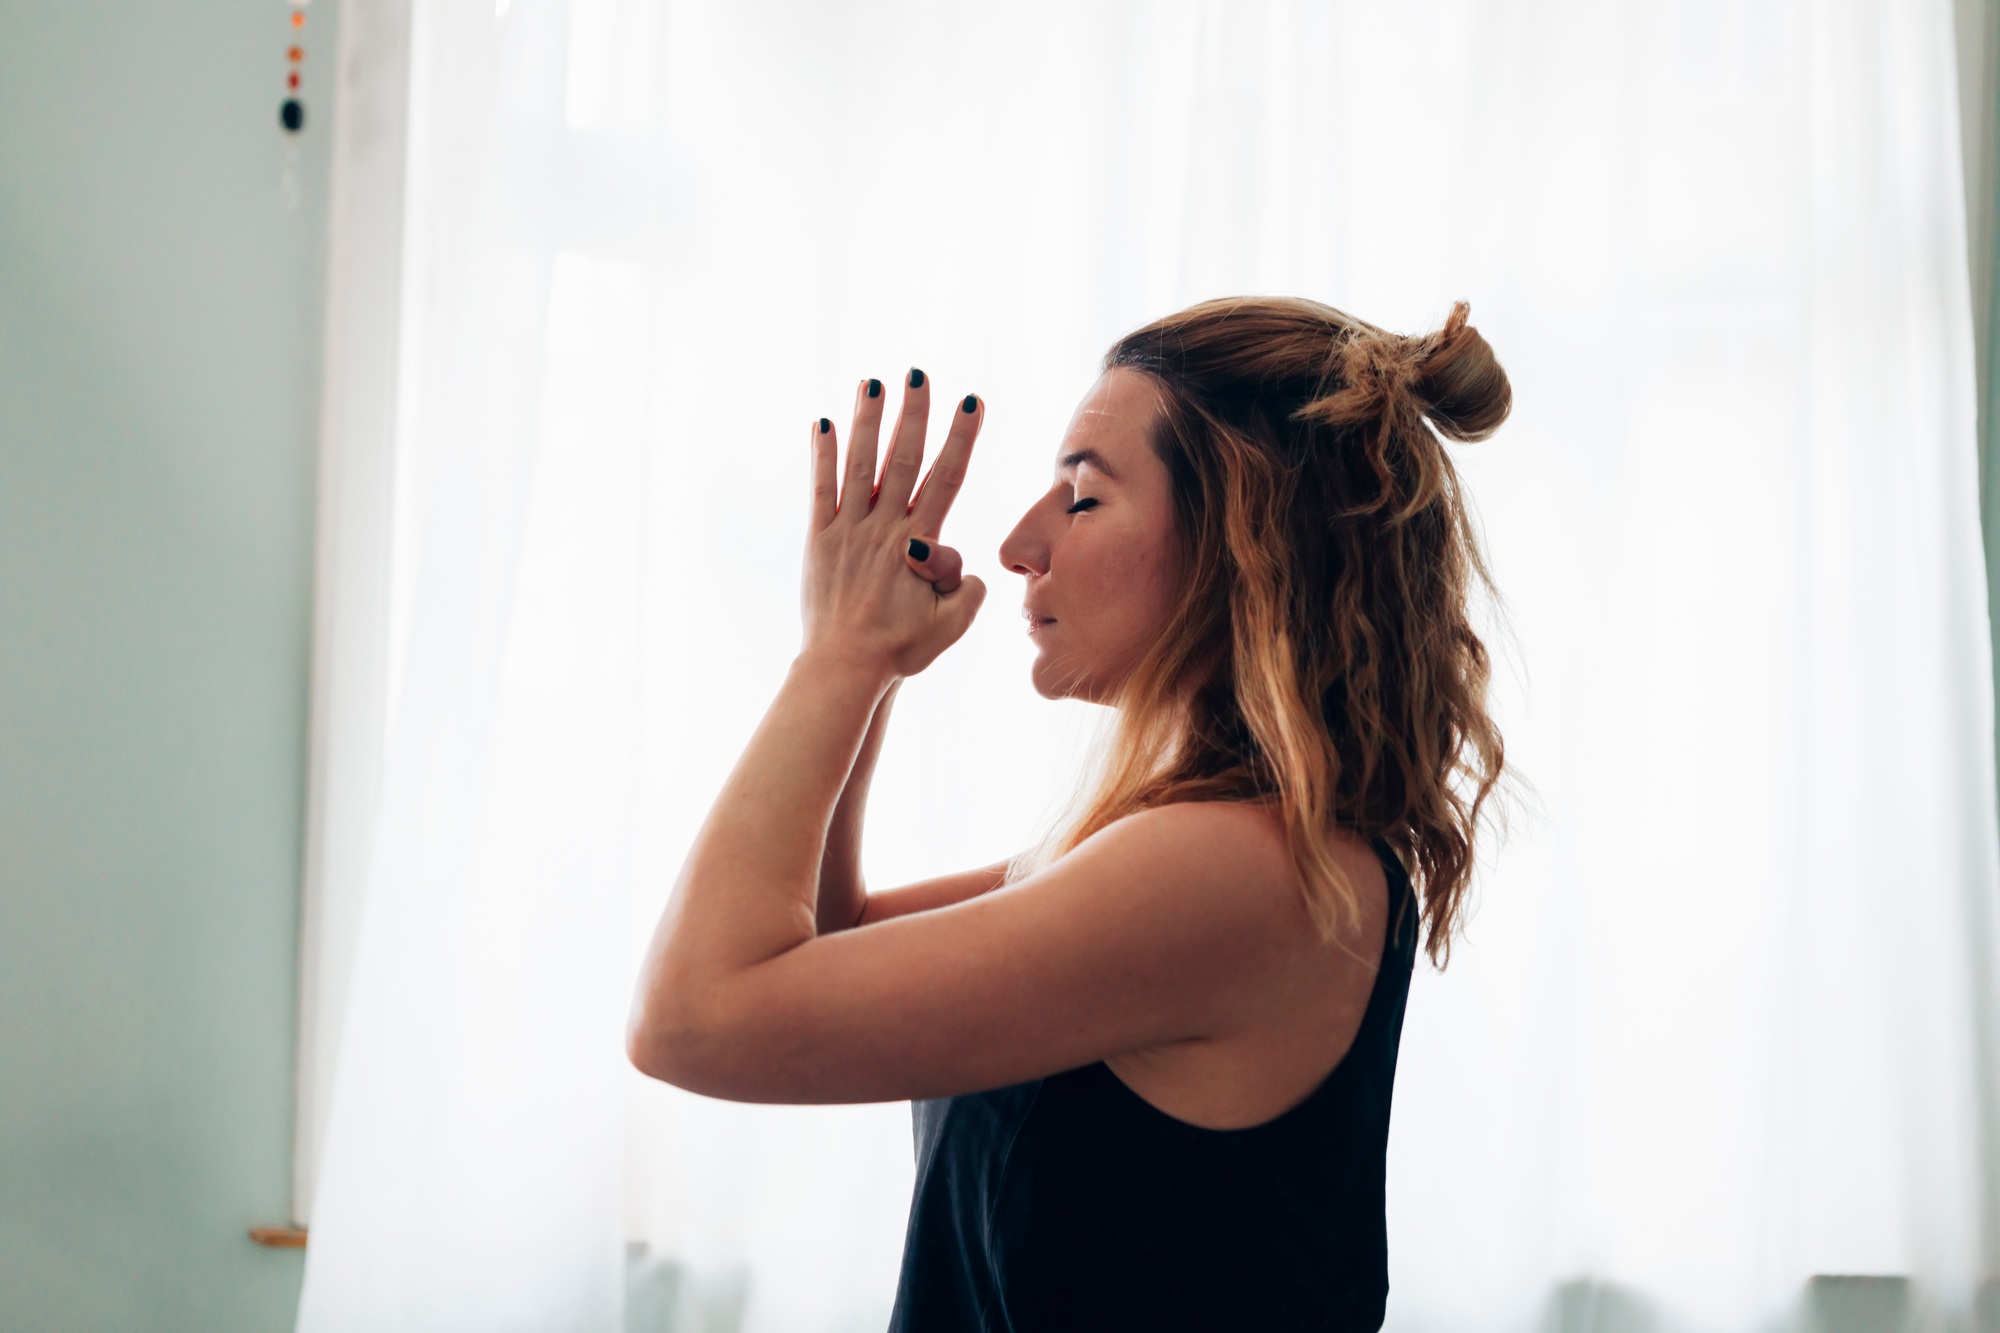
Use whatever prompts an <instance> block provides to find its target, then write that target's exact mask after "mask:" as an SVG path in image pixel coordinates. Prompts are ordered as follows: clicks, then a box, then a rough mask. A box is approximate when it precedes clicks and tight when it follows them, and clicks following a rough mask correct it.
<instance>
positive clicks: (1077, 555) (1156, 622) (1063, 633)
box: [1000, 367, 1180, 703]
mask: <svg viewBox="0 0 2000 1333" xmlns="http://www.w3.org/2000/svg"><path fill="white" fill-rule="evenodd" d="M1161 411H1162V404H1161V398H1160V390H1159V388H1158V386H1157V384H1156V383H1155V382H1154V380H1153V379H1152V377H1151V376H1149V375H1146V374H1145V373H1143V372H1141V371H1136V370H1128V369H1124V368H1122V367H1121V368H1118V369H1114V370H1109V371H1106V372H1105V373H1104V375H1103V376H1102V377H1101V378H1100V379H1099V380H1098V381H1097V383H1096V384H1095V385H1093V386H1092V387H1091V390H1090V392H1089V393H1088V394H1086V395H1084V399H1083V402H1082V403H1081V404H1079V405H1078V407H1077V409H1076V415H1075V416H1074V417H1072V418H1070V423H1069V429H1068V430H1067V431H1066V432H1064V434H1063V440H1062V446H1061V448H1060V449H1058V450H1057V453H1056V475H1055V483H1054V484H1053V485H1051V486H1050V487H1049V489H1048V490H1047V491H1045V492H1044V493H1043V494H1042V496H1041V498H1040V499H1038V500H1036V501H1035V503H1034V505H1033V507H1031V508H1030V509H1029V510H1028V512H1027V513H1026V514H1024V515H1022V516H1021V521H1020V522H1019V523H1017V524H1015V525H1014V530H1013V531H1012V532H1011V533H1009V534H1007V540H1006V541H1004V542H1002V543H1001V544H1000V561H1001V563H1002V564H1004V565H1005V566H1006V567H1007V568H1009V569H1011V570H1013V571H1014V572H1015V573H1017V574H1020V575H1022V576H1023V577H1024V578H1026V579H1027V581H1028V585H1027V588H1026V589H1025V594H1024V597H1023V602H1022V609H1021V614H1022V615H1023V616H1024V617H1026V618H1027V620H1028V633H1029V634H1030V635H1032V636H1033V638H1034V641H1035V647H1036V649H1037V652H1036V654H1035V665H1034V681H1035V690H1036V692H1037V693H1038V694H1040V695H1041V696H1042V697H1043V698H1046V699H1062V698H1077V699H1084V700H1087V701H1089V702H1091V703H1106V702H1109V701H1110V699H1111V698H1112V696H1113V691H1114V690H1115V689H1116V688H1117V686H1118V684H1119V682H1120V681H1122V680H1123V679H1124V677H1125V674H1126V673H1127V672H1129V671H1130V670H1131V669H1132V667H1133V665H1134V664H1135V663H1136V662H1137V661H1138V659H1139V655H1140V654H1141V653H1142V652H1144V651H1145V649H1146V647H1147V646H1148V645H1149V644H1150V643H1151V642H1152V641H1153V639H1154V638H1155V637H1156V636H1157V635H1158V634H1159V633H1160V632H1161V630H1162V629H1163V628H1164V627H1165V624H1166V618H1167V615H1168V612H1169V611H1170V609H1171V607H1172V605H1173V593H1174V585H1175V574H1176V570H1177V568H1178V564H1179V560H1180V542H1179V539H1178V537H1177V535H1176V533H1175V531H1174V515H1173V497H1172V492H1171V490H1170V485H1171V482H1170V479H1169V478H1168V476H1167V467H1166V464H1165V463H1162V462H1161V461H1160V459H1159V456H1158V455H1157V454H1155V453H1154V452H1153V446H1152V443H1151V439H1150V437H1151V432H1152V427H1153V423H1154V421H1155V420H1157V419H1158V417H1159V416H1160V413H1161Z"/></svg>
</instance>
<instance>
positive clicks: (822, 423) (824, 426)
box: [819, 417, 833, 435]
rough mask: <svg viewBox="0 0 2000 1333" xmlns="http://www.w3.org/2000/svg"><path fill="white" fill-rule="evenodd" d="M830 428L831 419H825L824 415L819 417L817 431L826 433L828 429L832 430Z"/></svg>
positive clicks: (831, 424)
mask: <svg viewBox="0 0 2000 1333" xmlns="http://www.w3.org/2000/svg"><path fill="white" fill-rule="evenodd" d="M832 429H833V423H832V422H831V421H828V420H827V419H826V418H825V417H821V418H820V419H819V433H820V434H822V435H824V434H826V433H827V432H828V431H830V430H832Z"/></svg>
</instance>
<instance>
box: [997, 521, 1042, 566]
mask: <svg viewBox="0 0 2000 1333" xmlns="http://www.w3.org/2000/svg"><path fill="white" fill-rule="evenodd" d="M1034 519H1035V515H1034V512H1033V511H1032V510H1031V511H1029V512H1028V513H1027V514H1024V515H1023V516H1022V518H1021V521H1020V522H1019V523H1016V524H1015V525H1014V530H1013V531H1012V532H1010V533H1008V534H1007V540H1006V541H1004V542H1001V543H1000V563H1001V564H1002V565H1004V566H1006V567H1007V568H1008V569H1010V570H1012V571H1013V572H1014V573H1016V574H1022V575H1034V574H1046V573H1048V572H1049V548H1048V543H1047V542H1045V541H1042V540H1040V539H1039V538H1038V537H1037V535H1036V533H1035V531H1034Z"/></svg>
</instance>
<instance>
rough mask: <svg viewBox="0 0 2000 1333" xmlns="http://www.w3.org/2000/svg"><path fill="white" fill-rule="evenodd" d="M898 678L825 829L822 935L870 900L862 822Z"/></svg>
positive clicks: (846, 923) (842, 926)
mask: <svg viewBox="0 0 2000 1333" xmlns="http://www.w3.org/2000/svg"><path fill="white" fill-rule="evenodd" d="M901 688H902V682H901V681H897V682H896V683H895V684H894V685H891V686H890V687H889V690H888V692H887V693H886V694H884V695H883V696H882V702H881V703H879V704H877V705H876V706H875V717H874V719H873V720H872V721H871V722H870V723H869V724H868V734H867V736H866V737H864V738H863V739H862V742H861V750H860V752H859V753H858V754H856V755H855V756H854V767H853V768H852V769H850V770H849V771H848V774H847V785H846V786H845V787H844V788H842V789H841V793H840V800H839V802H838V803H836V804H835V806H834V808H833V819H832V820H831V821H830V822H829V823H828V825H827V830H826V846H825V849H824V850H823V851H822V852H821V854H820V862H819V906H818V912H817V917H816V924H817V926H818V930H819V933H820V934H822V935H827V934H831V933H832V932H834V931H837V930H846V929H847V928H848V927H850V926H852V925H854V924H855V923H856V922H857V921H859V920H860V918H861V909H862V908H863V906H865V905H866V903H867V901H868V888H867V885H866V884H864V883H863V882H862V879H861V824H862V817H863V816H864V815H865V814H866V813H867V808H868V784H869V781H870V780H871V779H872V778H873V777H874V776H875V761H876V759H878V758H879V757H880V756H881V753H882V738H883V736H884V735H885V734H886V733H887V731H888V728H889V708H890V705H892V704H893V703H895V701H896V691H897V690H899V689H901Z"/></svg>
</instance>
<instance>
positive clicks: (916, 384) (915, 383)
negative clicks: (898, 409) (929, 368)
mask: <svg viewBox="0 0 2000 1333" xmlns="http://www.w3.org/2000/svg"><path fill="white" fill-rule="evenodd" d="M910 387H911V388H912V389H921V388H923V387H924V372H923V371H921V370H917V369H915V368H912V369H911V371H910Z"/></svg>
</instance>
